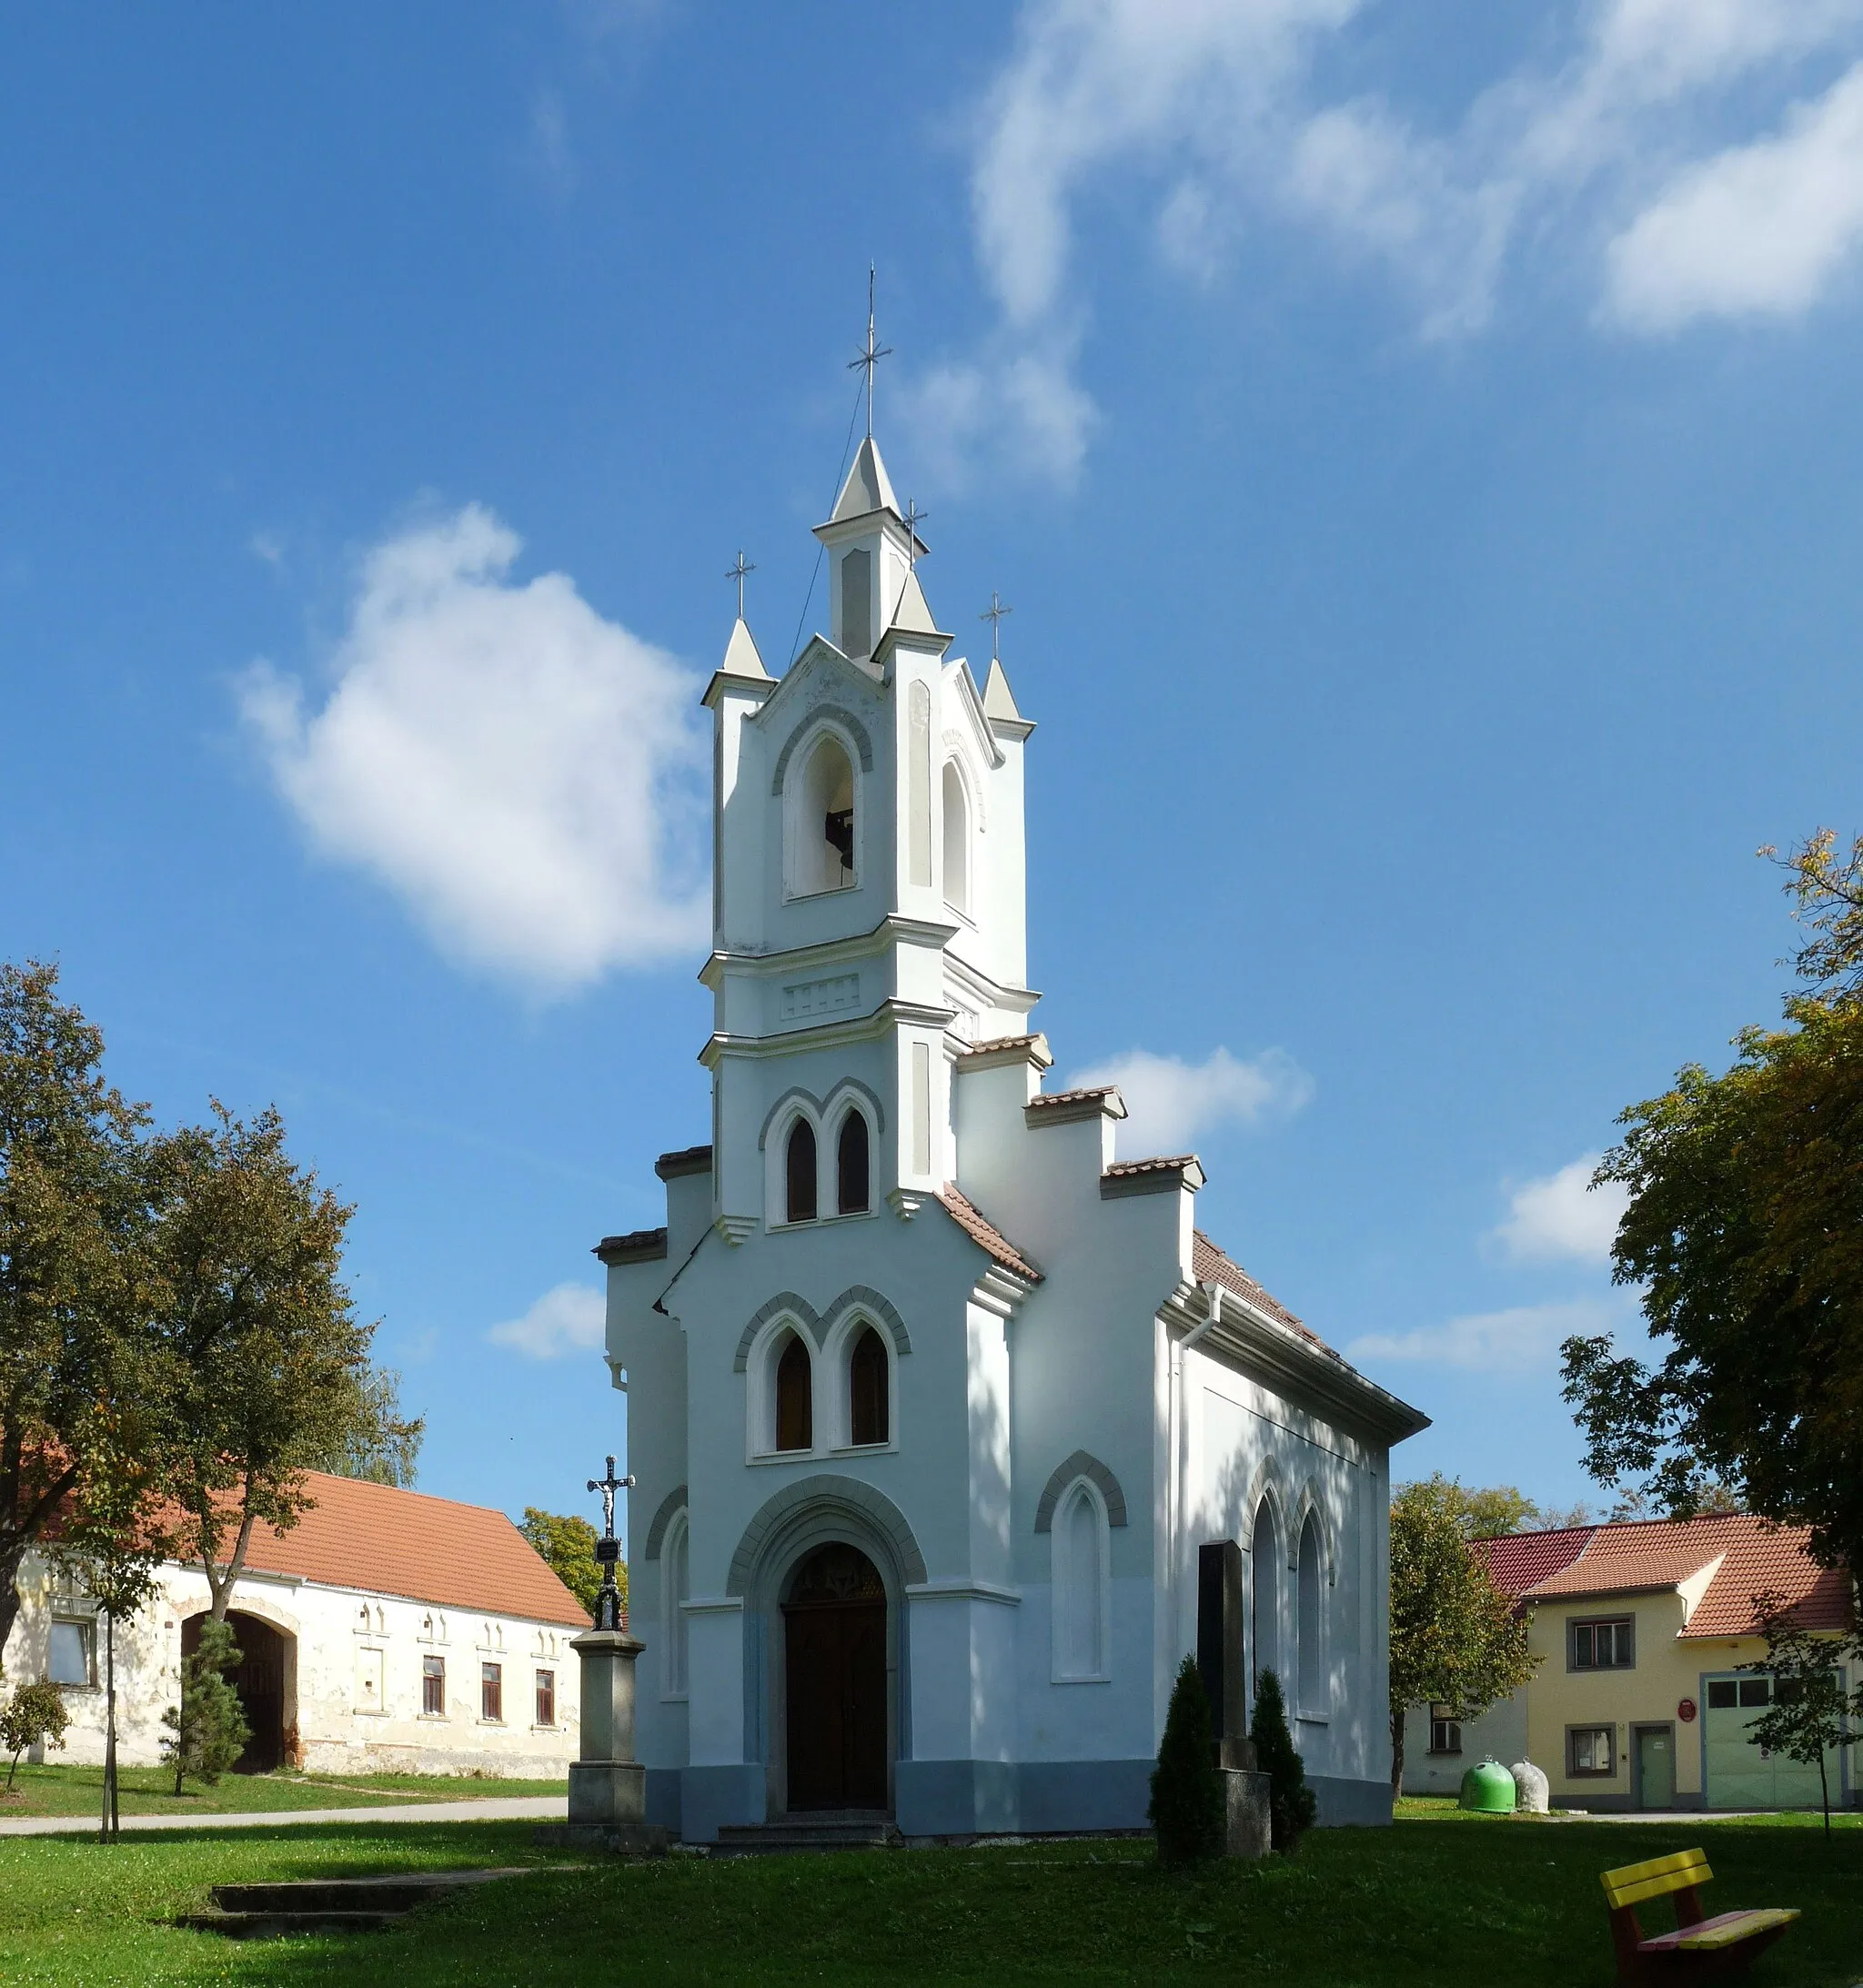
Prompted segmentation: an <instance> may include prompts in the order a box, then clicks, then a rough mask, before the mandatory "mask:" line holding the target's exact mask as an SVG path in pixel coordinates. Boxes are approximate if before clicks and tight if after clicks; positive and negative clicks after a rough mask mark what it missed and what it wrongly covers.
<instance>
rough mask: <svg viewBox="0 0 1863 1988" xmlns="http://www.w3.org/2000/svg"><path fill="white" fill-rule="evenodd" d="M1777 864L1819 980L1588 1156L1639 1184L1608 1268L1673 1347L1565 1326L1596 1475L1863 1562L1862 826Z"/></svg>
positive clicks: (1634, 1109) (1635, 1114)
mask: <svg viewBox="0 0 1863 1988" xmlns="http://www.w3.org/2000/svg"><path fill="white" fill-rule="evenodd" d="M1787 867H1788V869H1789V870H1790V872H1791V882H1790V883H1789V884H1788V886H1787V888H1788V889H1789V891H1790V892H1791V893H1792V895H1793V896H1794V898H1795V899H1796V901H1797V908H1798V915H1799V917H1800V918H1801V920H1802V921H1803V922H1804V923H1805V924H1806V925H1807V927H1808V930H1809V931H1810V933H1811V936H1810V937H1809V938H1808V940H1807V942H1806V944H1805V945H1804V947H1803V948H1802V950H1801V951H1800V954H1799V955H1798V966H1799V971H1800V973H1801V974H1803V975H1804V976H1805V977H1806V978H1807V979H1808V980H1809V981H1810V982H1812V983H1813V984H1814V990H1815V991H1813V992H1811V993H1808V994H1793V995H1791V996H1789V997H1788V998H1787V1001H1786V1004H1785V1014H1786V1024H1787V1025H1786V1026H1785V1027H1783V1028H1778V1029H1761V1028H1749V1029H1747V1030H1744V1031H1743V1032H1742V1033H1741V1034H1740V1035H1739V1036H1738V1037H1737V1038H1736V1041H1737V1048H1738V1055H1737V1060H1736V1061H1735V1063H1734V1065H1733V1066H1732V1068H1730V1069H1728V1070H1727V1071H1726V1072H1725V1073H1723V1074H1722V1075H1718V1076H1713V1075H1709V1074H1708V1072H1707V1070H1705V1069H1704V1068H1702V1067H1701V1066H1700V1065H1689V1066H1687V1068H1686V1069H1684V1070H1682V1071H1681V1072H1680V1073H1679V1075H1677V1079H1676V1082H1675V1085H1674V1086H1673V1087H1672V1088H1671V1089H1670V1090H1668V1091H1667V1092H1665V1093H1664V1094H1663V1095H1661V1096H1660V1097H1655V1098H1649V1099H1646V1100H1645V1101H1644V1102H1643V1103H1641V1104H1638V1105H1632V1106H1631V1107H1630V1108H1629V1109H1628V1110H1627V1111H1626V1112H1625V1113H1624V1114H1623V1115H1622V1117H1621V1119H1620V1120H1619V1123H1620V1124H1622V1125H1625V1126H1626V1128H1627V1129H1626V1133H1625V1136H1624V1139H1623V1141H1622V1143H1621V1144H1620V1145H1618V1146H1616V1148H1615V1150H1613V1151H1612V1152H1611V1153H1609V1154H1607V1155H1606V1157H1605V1160H1604V1163H1603V1165H1602V1166H1600V1167H1599V1169H1598V1178H1599V1179H1600V1180H1613V1181H1619V1182H1621V1183H1622V1184H1623V1185H1624V1186H1626V1187H1627V1188H1628V1189H1629V1205H1628V1207H1627V1209H1626V1213H1625V1215H1624V1217H1623V1220H1622V1222H1621V1224H1620V1225H1619V1227H1618V1230H1617V1238H1616V1246H1615V1249H1614V1252H1613V1258H1614V1266H1615V1275H1616V1278H1617V1280H1618V1281H1619V1282H1620V1283H1626V1284H1634V1285H1636V1286H1637V1287H1640V1289H1641V1291H1642V1294H1643V1309H1644V1314H1645V1317H1646V1320H1647V1322H1648V1327H1649V1332H1650V1335H1651V1337H1653V1338H1655V1339H1656V1340H1657V1341H1658V1342H1664V1343H1666V1344H1667V1352H1666V1353H1665V1354H1664V1355H1663V1357H1661V1358H1660V1359H1659V1360H1657V1361H1656V1362H1654V1363H1646V1362H1644V1361H1643V1360H1640V1359H1637V1358H1636V1357H1632V1356H1629V1355H1626V1354H1622V1353H1620V1352H1619V1351H1618V1349H1617V1347H1616V1345H1615V1344H1614V1342H1613V1341H1612V1340H1611V1339H1609V1338H1608V1337H1575V1338H1571V1339H1568V1340H1566V1344H1565V1347H1564V1348H1563V1353H1564V1362H1565V1381H1566V1399H1567V1400H1568V1401H1569V1402H1571V1403H1572V1404H1573V1407H1574V1409H1575V1411H1576V1416H1577V1419H1578V1423H1579V1427H1580V1428H1581V1429H1582V1430H1583V1431H1584V1433H1585V1437H1586V1468H1588V1469H1589V1470H1590V1471H1591V1473H1592V1474H1593V1476H1594V1477H1596V1478H1597V1479H1598V1480H1599V1481H1600V1482H1601V1483H1604V1484H1607V1485H1617V1484H1621V1483H1625V1482H1630V1483H1633V1484H1640V1485H1641V1487H1642V1488H1643V1489H1644V1490H1645V1491H1646V1493H1647V1495H1648V1496H1650V1497H1651V1498H1652V1499H1655V1500H1656V1502H1657V1504H1658V1505H1659V1506H1660V1507H1661V1508H1662V1509H1665V1510H1667V1511H1668V1512H1670V1513H1671V1514H1673V1515H1675V1516H1677V1517H1686V1516H1688V1515H1689V1514H1691V1513H1693V1512H1696V1511H1697V1510H1701V1509H1706V1503H1705V1501H1706V1499H1707V1498H1708V1497H1709V1495H1710V1494H1711V1492H1712V1490H1713V1488H1715V1487H1717V1486H1718V1487H1719V1488H1721V1489H1722V1490H1724V1491H1725V1492H1727V1493H1728V1494H1731V1495H1732V1496H1733V1497H1734V1498H1735V1499H1737V1500H1738V1501H1739V1503H1740V1504H1741V1505H1742V1506H1743V1507H1744V1508H1745V1509H1747V1510H1750V1511H1754V1512H1757V1513H1759V1514H1761V1515H1762V1516H1764V1517H1766V1518H1768V1519H1777V1520H1779V1521H1781V1522H1782V1523H1787V1524H1794V1525H1804V1526H1808V1527H1809V1529H1810V1532H1811V1541H1810V1546H1811V1551H1812V1553H1813V1554H1814V1555H1815V1556H1816V1557H1817V1558H1818V1559H1819V1560H1820V1561H1822V1562H1823V1563H1825V1564H1826V1565H1846V1564H1847V1565H1848V1566H1851V1567H1863V843H1858V844H1857V846H1856V848H1855V849H1854V850H1853V851H1852V852H1851V853H1850V855H1849V857H1848V859H1847V860H1840V859H1839V858H1838V855H1837V853H1836V849H1835V842H1834V838H1832V837H1831V835H1830V834H1829V832H1828V831H1820V832H1819V833H1818V835H1817V836H1815V837H1814V838H1813V839H1812V841H1811V842H1810V843H1808V844H1806V845H1805V847H1804V848H1802V849H1800V850H1799V851H1798V852H1797V853H1796V854H1795V855H1794V856H1793V857H1792V858H1791V859H1790V861H1789V863H1788V864H1787Z"/></svg>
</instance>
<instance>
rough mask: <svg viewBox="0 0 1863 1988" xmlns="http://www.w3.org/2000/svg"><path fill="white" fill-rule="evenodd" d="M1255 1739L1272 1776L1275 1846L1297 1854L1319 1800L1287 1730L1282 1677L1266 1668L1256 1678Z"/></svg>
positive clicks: (1252, 1733)
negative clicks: (1316, 1799)
mask: <svg viewBox="0 0 1863 1988" xmlns="http://www.w3.org/2000/svg"><path fill="white" fill-rule="evenodd" d="M1249 1738H1250V1739H1251V1740H1253V1741H1254V1743H1255V1765H1256V1766H1257V1767H1259V1768H1260V1769H1261V1771H1262V1772H1263V1773H1264V1774H1265V1775H1267V1777H1268V1816H1269V1829H1270V1831H1271V1832H1272V1836H1273V1840H1274V1848H1275V1849H1276V1850H1278V1851H1281V1852H1284V1853H1285V1854H1286V1855H1288V1856H1292V1855H1293V1854H1294V1849H1295V1847H1296V1846H1297V1845H1298V1844H1299V1842H1300V1839H1301V1837H1302V1835H1303V1834H1304V1832H1306V1831H1307V1830H1310V1829H1311V1828H1312V1827H1313V1826H1314V1812H1315V1811H1316V1808H1317V1806H1318V1805H1317V1803H1316V1802H1315V1801H1314V1791H1313V1790H1312V1789H1311V1788H1309V1787H1308V1786H1307V1784H1306V1767H1305V1765H1304V1762H1303V1761H1302V1760H1301V1757H1300V1755H1299V1754H1298V1753H1296V1752H1295V1751H1294V1735H1293V1734H1292V1733H1291V1732H1289V1731H1288V1730H1287V1706H1286V1701H1285V1700H1284V1699H1283V1698H1282V1696H1281V1680H1280V1679H1279V1678H1277V1677H1276V1676H1275V1675H1274V1672H1273V1671H1272V1670H1264V1671H1263V1672H1262V1674H1261V1676H1260V1677H1258V1678H1257V1679H1256V1680H1255V1722H1254V1727H1253V1728H1252V1729H1251V1731H1250V1732H1249Z"/></svg>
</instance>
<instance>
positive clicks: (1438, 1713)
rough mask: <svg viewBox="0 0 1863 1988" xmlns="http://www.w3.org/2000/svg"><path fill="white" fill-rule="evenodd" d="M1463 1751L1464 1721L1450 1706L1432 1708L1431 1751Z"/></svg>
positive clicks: (1433, 1706) (1434, 1706)
mask: <svg viewBox="0 0 1863 1988" xmlns="http://www.w3.org/2000/svg"><path fill="white" fill-rule="evenodd" d="M1430 1751H1431V1752H1432V1753H1459V1752H1461V1751H1462V1721H1460V1720H1459V1719H1457V1718H1456V1717H1455V1709H1454V1707H1453V1706H1449V1705H1432V1706H1431V1707H1430Z"/></svg>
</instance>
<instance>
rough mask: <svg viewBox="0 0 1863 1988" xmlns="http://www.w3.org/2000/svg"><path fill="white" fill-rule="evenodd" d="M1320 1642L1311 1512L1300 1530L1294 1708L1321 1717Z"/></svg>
mask: <svg viewBox="0 0 1863 1988" xmlns="http://www.w3.org/2000/svg"><path fill="white" fill-rule="evenodd" d="M1323 1659H1324V1653H1323V1651H1322V1649H1321V1643H1320V1525H1319V1520H1318V1519H1316V1518H1315V1517H1314V1514H1313V1513H1312V1512H1309V1513H1308V1514H1307V1515H1306V1523H1305V1525H1304V1526H1303V1527H1302V1528H1301V1529H1300V1667H1299V1677H1298V1682H1299V1692H1300V1695H1299V1697H1298V1699H1297V1700H1296V1701H1295V1702H1296V1707H1297V1709H1298V1710H1301V1711H1304V1712H1312V1713H1314V1715H1316V1716H1321V1717H1323V1716H1324V1713H1325V1710H1326V1702H1325V1699H1326V1692H1325V1666H1324V1660H1323Z"/></svg>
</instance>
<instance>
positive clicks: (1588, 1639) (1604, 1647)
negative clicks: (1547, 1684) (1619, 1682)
mask: <svg viewBox="0 0 1863 1988" xmlns="http://www.w3.org/2000/svg"><path fill="white" fill-rule="evenodd" d="M1571 1647H1572V1655H1571V1661H1570V1663H1569V1665H1568V1668H1569V1669H1571V1670H1633V1669H1635V1667H1636V1624H1635V1622H1634V1621H1633V1620H1631V1618H1629V1617H1628V1616H1625V1617H1622V1618H1613V1620H1610V1621H1608V1622H1574V1623H1573V1624H1572V1646H1571Z"/></svg>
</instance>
